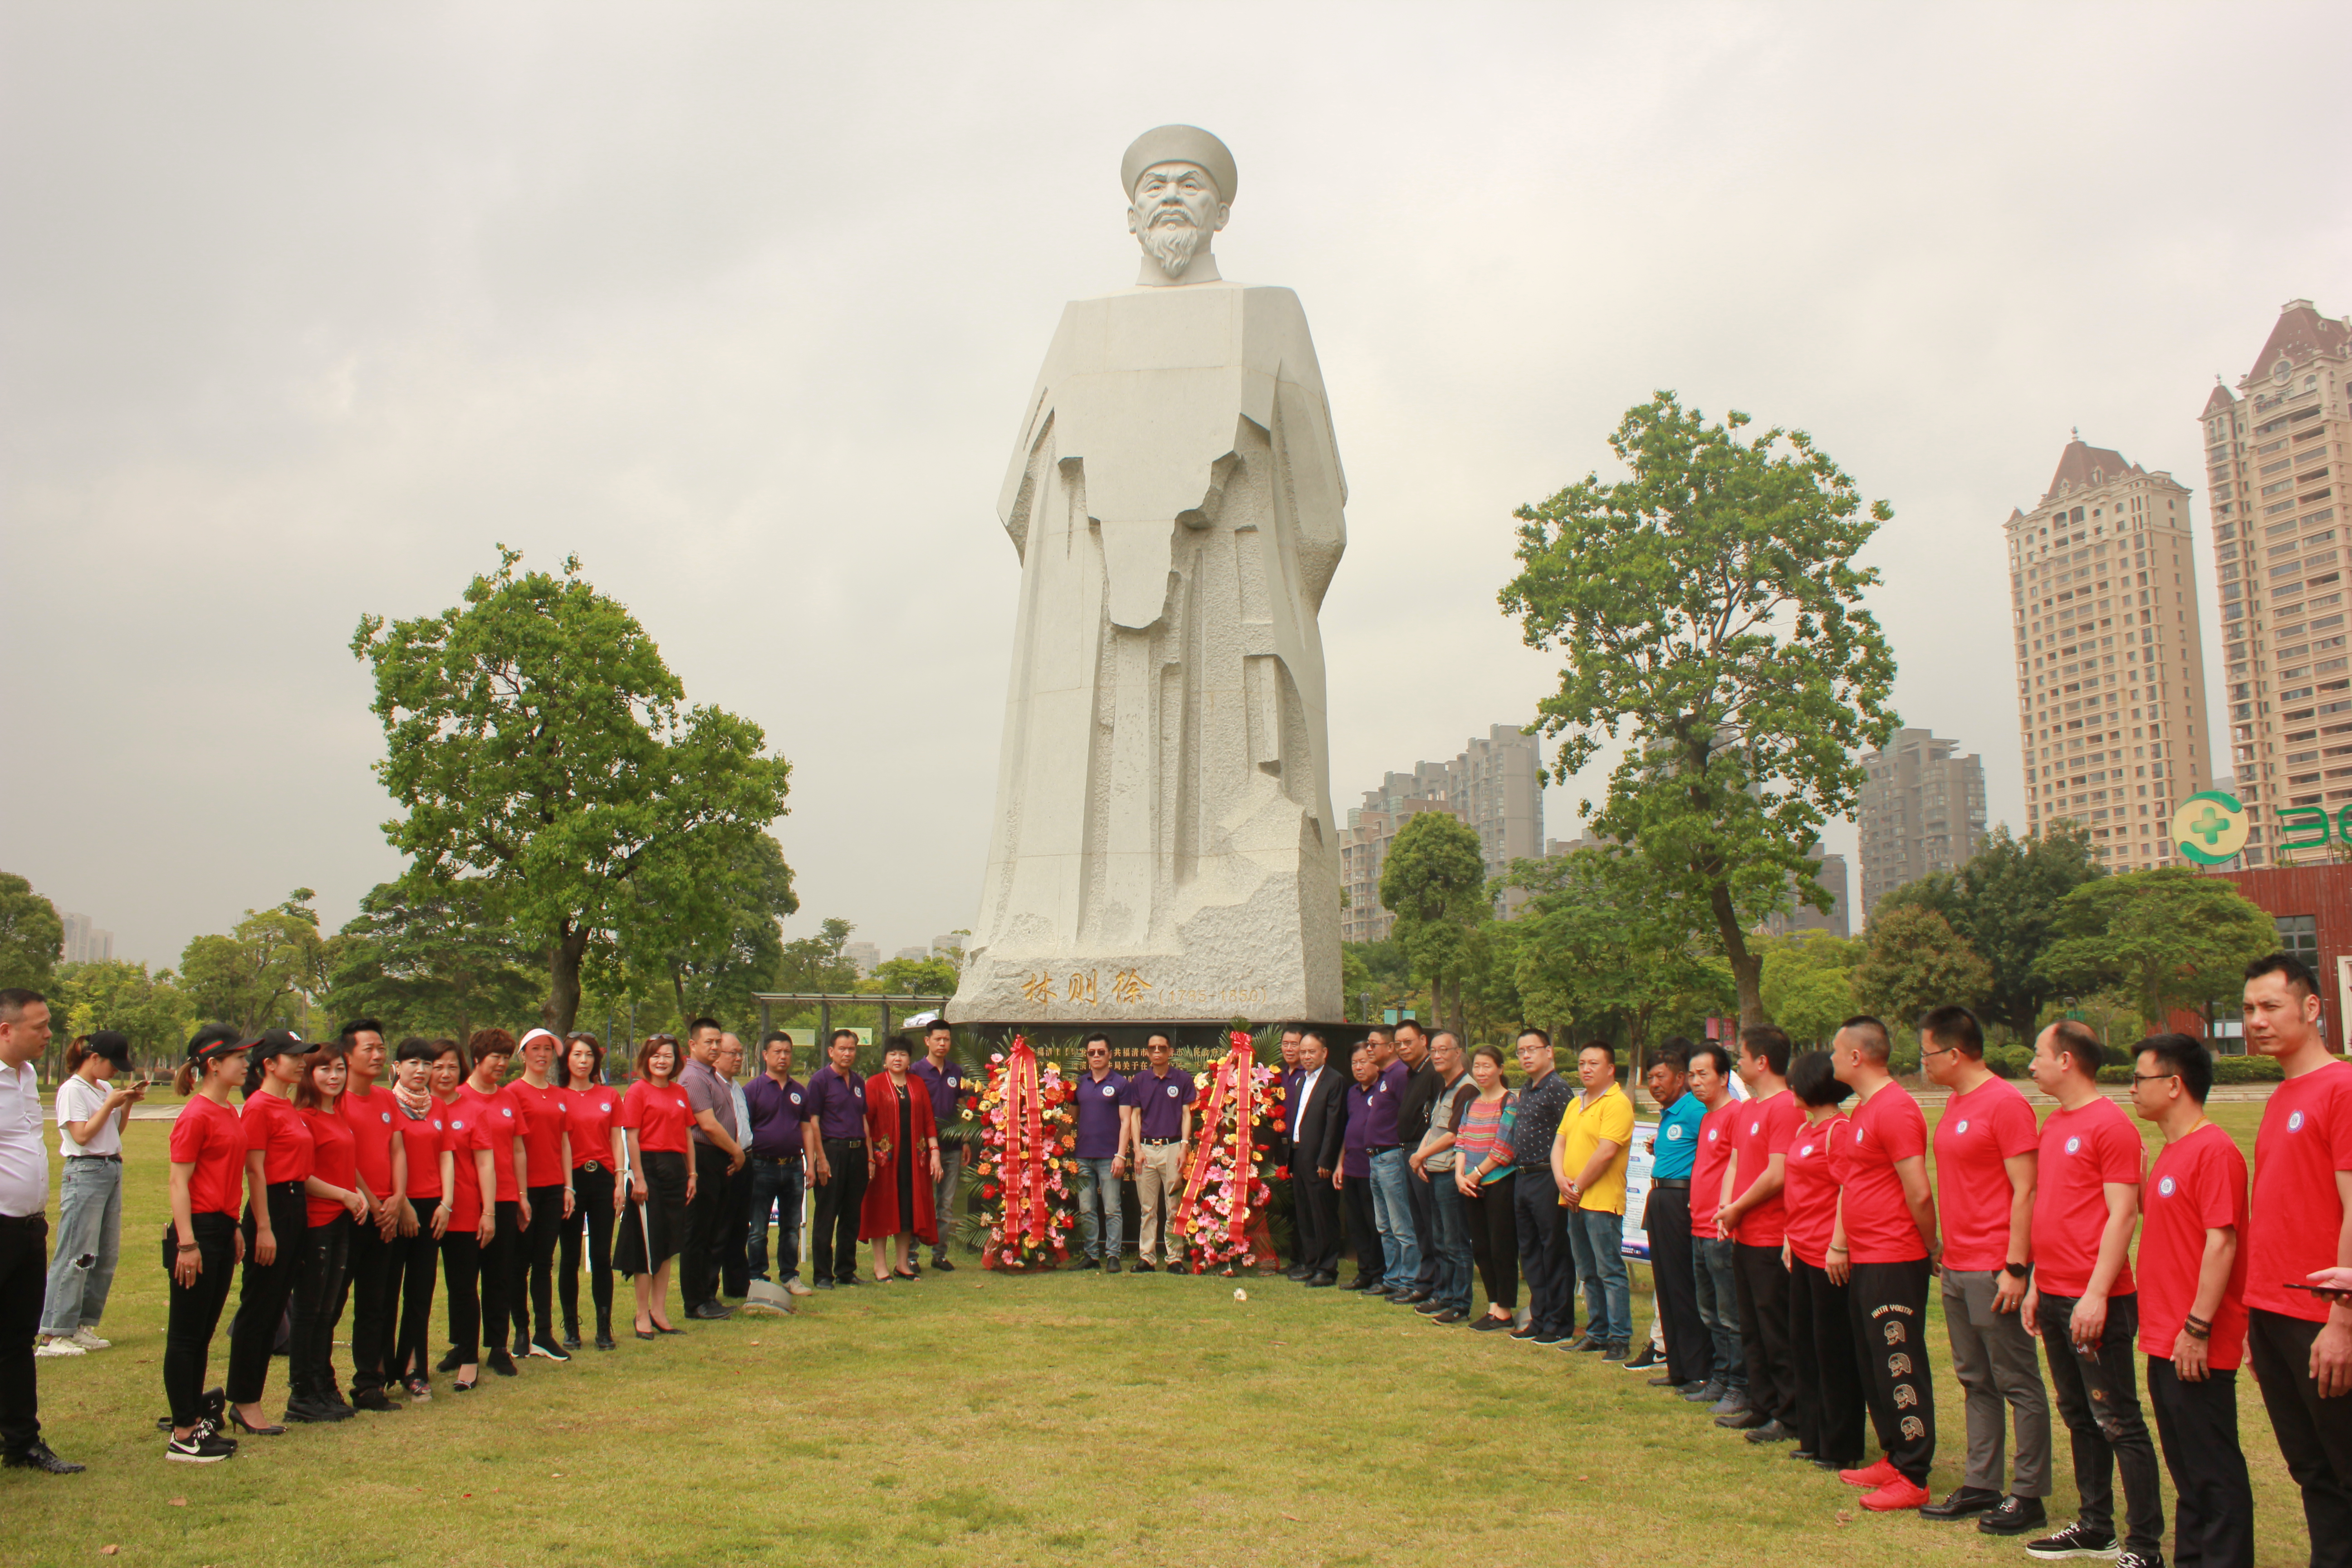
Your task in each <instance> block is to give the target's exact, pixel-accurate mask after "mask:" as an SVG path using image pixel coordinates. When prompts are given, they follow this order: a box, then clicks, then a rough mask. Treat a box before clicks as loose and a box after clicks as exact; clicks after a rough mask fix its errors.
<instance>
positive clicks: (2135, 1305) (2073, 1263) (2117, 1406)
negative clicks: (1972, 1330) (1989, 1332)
mask: <svg viewBox="0 0 2352 1568" xmlns="http://www.w3.org/2000/svg"><path fill="white" fill-rule="evenodd" d="M2104 1055H2105V1053H2104V1051H2103V1049H2102V1047H2100V1045H2099V1037H2098V1036H2096V1035H2095V1034H2093V1033H2092V1032H2091V1031H2090V1030H2089V1029H2087V1028H2085V1027H2084V1026H2082V1025H2080V1024H2077V1023H2074V1022H2073V1021H2071V1020H2069V1021H2067V1022H2064V1023H2058V1024H2053V1025H2051V1026H2050V1027H2048V1028H2046V1029H2044V1030H2042V1036H2041V1038H2039V1039H2037V1040H2035V1041H2034V1042H2033V1060H2032V1063H2031V1064H2030V1067H2029V1069H2028V1070H2030V1071H2031V1072H2032V1074H2033V1081H2034V1082H2035V1083H2036V1084H2037V1085H2039V1086H2040V1087H2041V1089H2042V1093H2044V1094H2046V1095H2049V1096H2050V1097H2051V1098H2052V1099H2053V1100H2056V1101H2057V1102H2058V1109H2057V1110H2053V1111H2052V1112H2051V1113H2050V1114H2049V1116H2048V1117H2047V1118H2045V1119H2044V1120H2043V1121H2042V1158H2041V1166H2040V1169H2039V1171H2038V1173H2037V1178H2036V1179H2037V1182H2038V1184H2037V1185H2036V1186H2035V1188H2034V1193H2033V1252H2034V1258H2033V1283H2032V1285H2031V1286H2029V1287H2028V1288H2027V1289H2026V1292H2025V1303H2024V1306H2023V1308H2022V1309H2021V1310H2022V1311H2023V1312H2024V1315H2025V1325H2026V1328H2027V1329H2028V1330H2029V1331H2032V1333H2034V1334H2037V1335H2039V1336H2040V1337H2041V1340H2042V1351H2043V1352H2044V1353H2045V1354H2047V1355H2048V1356H2049V1358H2050V1385H2051V1387H2052V1388H2053V1390H2054V1391H2056V1393H2057V1395H2058V1415H2059V1417H2060V1418H2061V1419H2062V1420H2063V1421H2064V1422H2065V1423H2066V1435H2067V1437H2068V1438H2069V1439H2070V1441H2071V1443H2072V1446H2073V1447H2074V1490H2075V1493H2076V1494H2077V1496H2078V1497H2079V1498H2080V1499H2081V1510H2080V1512H2078V1513H2077V1514H2076V1516H2075V1519H2074V1523H2072V1524H2070V1525H2068V1526H2067V1527H2066V1528H2065V1529H2063V1530H2062V1531H2058V1532H2057V1533H2056V1534H2054V1535H2047V1536H2044V1537H2042V1539H2041V1540H2039V1541H2036V1542H2032V1544H2030V1545H2029V1546H2028V1547H2027V1548H2026V1550H2027V1552H2031V1553H2032V1555H2034V1556H2036V1557H2063V1556H2070V1555H2071V1556H2097V1557H2104V1556H2106V1555H2108V1554H2110V1553H2112V1552H2115V1551H2116V1533H2115V1473H2116V1470H2117V1469H2121V1470H2122V1471H2123V1479H2124V1531H2125V1537H2124V1542H2123V1553H2122V1555H2121V1556H2119V1557H2117V1558H2116V1562H2117V1563H2121V1564H2122V1565H2123V1568H2161V1564H2162V1563H2163V1562H2164V1549H2163V1536H2164V1501H2163V1499H2162V1498H2161V1496H2159V1494H2158V1481H2157V1464H2156V1440H2155V1439H2154V1438H2153V1437H2151V1436H2148V1431H2147V1421H2146V1419H2145V1418H2143V1417H2142V1416H2141V1415H2140V1408H2139V1390H2138V1386H2137V1380H2136V1379H2135V1378H2134V1377H2133V1375H2132V1373H2133V1366H2132V1342H2133V1341H2134V1339H2136V1338H2137V1335H2138V1332H2139V1294H2138V1287H2137V1285H2136V1284H2135V1283H2134V1282H2133V1279H2132V1271H2131V1237H2132V1227H2133V1226H2134V1225H2135V1224H2136V1223H2137V1221H2138V1219H2139V1177H2140V1156H2141V1154H2142V1153H2143V1152H2144V1150H2143V1148H2142V1145H2141V1143H2140V1140H2139V1132H2138V1130H2137V1129H2136V1128H2134V1127H2133V1126H2132V1124H2131V1119H2130V1118H2128V1117H2126V1115H2125V1114H2124V1113H2123V1111H2122V1110H2119V1109H2118V1108H2117V1107H2116V1102H2115V1101H2114V1100H2109V1099H2108V1098H2107V1097H2106V1096H2105V1095H2103V1094H2101V1093H2100V1092H2099V1085H2098V1071H2099V1066H2100V1063H2101V1061H2102V1059H2103V1058H2104Z"/></svg>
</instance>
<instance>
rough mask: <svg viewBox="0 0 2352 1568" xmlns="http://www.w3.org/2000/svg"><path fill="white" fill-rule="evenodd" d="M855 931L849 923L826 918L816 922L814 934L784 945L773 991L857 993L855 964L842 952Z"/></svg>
mask: <svg viewBox="0 0 2352 1568" xmlns="http://www.w3.org/2000/svg"><path fill="white" fill-rule="evenodd" d="M856 931H857V928H856V926H854V925H852V924H850V923H849V921H845V920H843V919H841V918H840V917H839V916H837V915H828V916H827V917H826V918H825V919H824V920H823V921H819V922H818V925H817V929H816V931H814V934H812V935H809V936H803V937H798V938H795V939H794V940H793V941H791V942H786V943H784V947H783V952H782V956H781V957H780V958H779V959H778V961H777V963H776V984H775V989H776V990H778V991H830V992H834V993H836V994H838V993H843V992H849V991H855V990H856V989H857V964H856V961H854V960H853V959H851V958H850V957H849V955H848V954H847V953H845V952H842V949H843V948H845V947H846V946H847V945H848V944H849V939H850V937H851V936H852V935H854V934H856Z"/></svg>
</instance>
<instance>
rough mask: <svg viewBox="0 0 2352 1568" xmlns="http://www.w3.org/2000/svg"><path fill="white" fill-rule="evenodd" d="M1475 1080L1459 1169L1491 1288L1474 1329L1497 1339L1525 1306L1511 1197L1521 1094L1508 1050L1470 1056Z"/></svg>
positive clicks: (1461, 1129) (1460, 1130) (1485, 1049)
mask: <svg viewBox="0 0 2352 1568" xmlns="http://www.w3.org/2000/svg"><path fill="white" fill-rule="evenodd" d="M1470 1079H1471V1081H1472V1082H1473V1083H1475V1084H1476V1085H1477V1086H1478V1097H1477V1098H1476V1099H1475V1100H1472V1101H1470V1103H1469V1104H1467V1105H1465V1106H1464V1107H1463V1108H1462V1114H1461V1123H1460V1125H1459V1126H1458V1127H1457V1128H1456V1129H1455V1131H1454V1151H1455V1152H1457V1153H1458V1154H1459V1155H1460V1156H1461V1158H1460V1160H1459V1161H1458V1162H1456V1163H1455V1165H1454V1186H1455V1187H1456V1189H1457V1190H1458V1191H1460V1193H1461V1194H1462V1199H1463V1207H1464V1209H1465V1211H1467V1214H1468V1218H1469V1223H1470V1253H1471V1256H1472V1257H1474V1258H1476V1259H1477V1260H1478V1277H1479V1279H1482V1280H1484V1281H1485V1282H1486V1316H1485V1317H1482V1318H1480V1319H1479V1320H1478V1321H1476V1322H1475V1323H1472V1324H1471V1325H1470V1326H1471V1327H1472V1328H1474V1329H1477V1330H1480V1331H1484V1332H1487V1333H1493V1332H1496V1331H1499V1330H1505V1329H1508V1328H1509V1327H1510V1326H1511V1318H1512V1315H1513V1313H1514V1312H1516V1311H1517V1308H1518V1304H1519V1233H1518V1226H1517V1222H1516V1221H1515V1220H1514V1219H1513V1217H1512V1215H1511V1194H1512V1192H1513V1191H1514V1190H1515V1189H1516V1188H1517V1186H1518V1179H1519V1173H1518V1171H1517V1168H1515V1167H1514V1166H1513V1165H1512V1163H1511V1122H1512V1121H1513V1119H1514V1117H1515V1116H1516V1114H1517V1109H1518V1094H1517V1091H1516V1090H1514V1089H1510V1088H1509V1087H1508V1086H1507V1085H1506V1084H1505V1083H1504V1081H1503V1049H1502V1047H1500V1046H1480V1047H1478V1048H1477V1049H1476V1050H1475V1051H1473V1052H1471V1053H1470Z"/></svg>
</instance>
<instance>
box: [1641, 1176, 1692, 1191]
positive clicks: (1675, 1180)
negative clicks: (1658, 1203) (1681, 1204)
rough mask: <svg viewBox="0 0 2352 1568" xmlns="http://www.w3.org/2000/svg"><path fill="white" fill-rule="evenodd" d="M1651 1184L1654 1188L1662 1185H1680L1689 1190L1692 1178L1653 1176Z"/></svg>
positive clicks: (1669, 1187)
mask: <svg viewBox="0 0 2352 1568" xmlns="http://www.w3.org/2000/svg"><path fill="white" fill-rule="evenodd" d="M1650 1185H1651V1187H1652V1189H1653V1190H1654V1189H1657V1188H1661V1187H1664V1188H1668V1189H1671V1188H1675V1187H1680V1188H1682V1189H1684V1190H1685V1191H1688V1190H1689V1188H1690V1178H1689V1177H1688V1176H1652V1177H1651V1178H1650Z"/></svg>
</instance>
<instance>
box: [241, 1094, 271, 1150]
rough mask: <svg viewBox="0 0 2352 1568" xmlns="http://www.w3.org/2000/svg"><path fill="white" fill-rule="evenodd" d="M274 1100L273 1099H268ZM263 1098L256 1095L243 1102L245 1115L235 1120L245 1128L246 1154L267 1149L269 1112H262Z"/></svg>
mask: <svg viewBox="0 0 2352 1568" xmlns="http://www.w3.org/2000/svg"><path fill="white" fill-rule="evenodd" d="M270 1098H274V1097H270ZM263 1099H264V1096H262V1095H260V1094H258V1093H257V1094H255V1095H254V1097H253V1098H252V1099H251V1100H247V1101H246V1102H245V1114H244V1115H243V1116H240V1117H238V1118H237V1121H238V1122H239V1123H240V1124H241V1125H242V1126H243V1127H244V1128H245V1148H246V1152H247V1153H251V1152H253V1151H254V1150H256V1149H267V1148H268V1147H269V1112H268V1111H267V1110H263V1109H262V1106H261V1101H262V1100H263Z"/></svg>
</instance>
